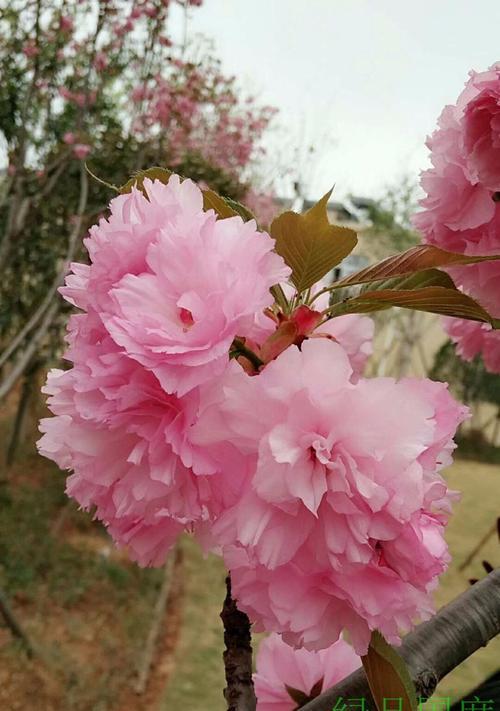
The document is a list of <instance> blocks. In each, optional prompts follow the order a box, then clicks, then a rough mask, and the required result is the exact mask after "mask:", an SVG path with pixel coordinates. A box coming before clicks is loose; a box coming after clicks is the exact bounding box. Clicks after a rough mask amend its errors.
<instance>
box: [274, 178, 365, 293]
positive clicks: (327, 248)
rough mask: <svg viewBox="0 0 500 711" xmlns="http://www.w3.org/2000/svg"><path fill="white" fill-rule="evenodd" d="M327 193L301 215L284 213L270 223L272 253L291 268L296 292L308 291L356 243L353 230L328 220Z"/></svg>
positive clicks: (345, 255)
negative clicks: (278, 255)
mask: <svg viewBox="0 0 500 711" xmlns="http://www.w3.org/2000/svg"><path fill="white" fill-rule="evenodd" d="M331 192H332V191H331V190H330V192H328V193H327V194H326V195H324V196H323V197H322V198H321V200H320V201H319V202H317V203H316V205H314V206H313V207H312V208H311V209H310V210H308V211H307V212H305V213H304V214H303V215H298V214H297V213H296V212H284V213H283V214H282V215H280V216H279V217H277V218H276V219H275V220H273V222H272V224H271V230H270V232H271V236H272V237H273V238H274V239H275V240H276V246H275V250H276V252H277V253H278V254H280V255H281V256H282V257H283V259H284V260H285V262H286V263H287V264H288V266H289V267H291V269H292V277H291V279H292V282H293V283H294V285H295V287H296V289H297V291H299V292H302V291H305V290H306V289H309V287H311V286H312V285H313V284H315V283H316V282H317V281H319V280H320V279H321V278H322V277H324V276H325V274H327V273H328V272H329V271H330V270H331V269H333V267H335V266H336V265H337V264H339V263H340V262H341V261H342V260H343V259H344V258H345V257H347V255H348V254H350V253H351V252H352V250H353V249H354V247H355V246H356V244H357V241H358V240H357V237H356V233H355V232H354V230H350V229H348V228H347V227H337V226H335V225H331V224H330V223H329V221H328V214H327V204H328V200H329V198H330V195H331Z"/></svg>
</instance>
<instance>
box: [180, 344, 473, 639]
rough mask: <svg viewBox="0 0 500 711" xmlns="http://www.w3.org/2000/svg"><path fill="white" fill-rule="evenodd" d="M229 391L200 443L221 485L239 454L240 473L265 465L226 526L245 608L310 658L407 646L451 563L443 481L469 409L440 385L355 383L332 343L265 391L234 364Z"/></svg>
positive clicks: (222, 522) (227, 379)
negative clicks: (404, 639)
mask: <svg viewBox="0 0 500 711" xmlns="http://www.w3.org/2000/svg"><path fill="white" fill-rule="evenodd" d="M218 389H219V392H218V393H217V387H214V391H212V393H211V396H210V398H207V399H206V402H208V406H205V407H204V402H202V408H201V413H200V415H199V419H198V421H197V422H196V423H195V424H194V425H193V427H192V430H191V435H190V439H191V441H192V443H193V444H194V445H195V446H197V447H200V448H204V451H205V453H206V455H207V458H208V459H209V460H210V461H212V463H213V467H214V468H216V469H218V471H220V472H225V471H226V467H227V466H228V465H227V463H226V462H227V447H228V443H229V444H230V445H231V447H232V450H233V457H232V459H231V464H230V467H231V469H232V470H233V471H234V467H235V462H236V463H237V462H238V457H237V454H238V453H239V457H240V461H241V466H243V464H244V463H245V464H246V465H247V466H248V463H249V462H253V464H251V465H250V466H251V468H252V469H253V471H254V473H253V476H252V477H251V479H249V480H248V486H247V488H246V491H245V492H244V494H243V495H242V497H241V498H240V500H239V501H238V502H237V503H236V504H235V505H234V506H233V507H231V508H229V509H228V510H227V511H225V512H223V513H222V515H221V517H220V518H219V520H218V521H217V522H216V524H215V526H214V537H215V539H216V540H217V541H218V543H219V544H220V545H221V546H222V548H223V552H224V556H225V559H226V563H227V565H228V567H229V569H230V570H231V572H232V575H233V585H234V591H235V595H236V597H237V599H238V602H239V604H240V606H241V608H242V609H244V610H246V611H247V612H248V613H249V615H250V616H251V619H252V620H253V621H254V622H256V623H257V625H258V628H259V629H266V630H275V631H277V632H282V633H284V634H285V638H286V640H287V641H290V642H291V643H293V644H295V645H297V646H302V645H304V646H306V647H308V648H311V649H314V648H316V649H317V648H322V647H325V646H328V645H330V644H332V643H333V642H334V641H336V639H338V636H339V634H340V632H341V630H342V629H343V628H344V627H345V628H347V629H348V630H349V632H350V634H351V637H352V640H353V643H354V646H355V649H356V651H358V652H359V653H364V652H366V647H367V644H368V640H369V637H370V630H373V629H379V630H381V631H382V632H383V633H384V634H385V635H386V636H387V638H388V639H391V640H392V641H397V640H398V638H399V631H400V630H401V629H409V628H410V627H411V625H412V620H413V619H414V618H415V617H417V616H418V615H419V614H420V615H423V616H425V615H426V614H429V611H430V610H431V607H432V606H431V601H430V598H429V595H428V593H429V590H430V589H431V587H432V586H433V585H434V584H435V581H436V578H437V575H438V574H439V573H441V572H442V571H443V570H444V569H445V567H446V564H447V562H448V554H447V551H446V546H445V544H444V542H443V541H442V533H443V523H444V515H445V513H446V512H447V511H449V492H448V490H447V487H446V484H445V482H444V481H443V479H442V478H441V477H440V476H439V474H438V471H439V469H440V468H441V467H442V466H444V465H445V464H448V463H449V462H450V461H451V457H450V453H451V451H452V449H453V447H454V445H453V442H452V437H453V435H454V433H455V430H456V427H457V426H458V424H459V423H460V422H461V421H462V420H463V419H464V418H465V417H466V414H467V409H466V408H464V407H462V406H460V405H458V403H456V402H455V401H454V400H453V399H452V398H451V396H450V395H449V394H448V392H447V389H446V386H445V385H443V384H441V383H432V382H431V381H418V380H412V379H407V380H403V381H401V382H399V383H397V382H395V381H394V380H392V379H390V378H377V379H372V380H362V379H361V380H358V382H356V383H354V382H353V381H352V368H351V366H350V364H349V359H348V357H347V354H346V353H345V351H344V350H343V349H342V348H341V346H340V345H338V344H336V343H334V342H332V341H331V340H328V339H326V338H311V339H309V340H307V341H305V342H304V343H303V344H302V346H301V350H299V349H298V348H297V347H295V346H292V347H290V348H288V349H287V350H286V351H285V352H284V353H282V354H281V355H280V356H279V357H278V358H277V359H276V360H274V361H272V362H271V363H269V364H268V365H267V366H266V368H265V369H264V370H263V371H262V372H261V373H260V374H259V376H258V377H257V378H248V377H246V376H245V375H244V374H243V373H242V372H241V371H240V370H238V366H237V365H236V364H231V366H230V367H229V368H228V369H227V371H226V373H225V374H224V376H223V377H222V378H221V381H220V384H219V385H218ZM381 412H383V413H384V417H381V416H380V413H381ZM236 466H237V464H236ZM228 474H229V472H228V471H226V476H227V475H228ZM398 541H399V543H398ZM440 541H441V544H439V542H440ZM386 550H387V558H386V556H385V551H386ZM388 559H390V561H389V560H388ZM292 580H295V581H296V582H295V583H294V584H292V582H291V581H292ZM366 589H369V590H370V591H371V592H370V594H369V595H367V594H366ZM281 595H285V598H286V599H282V598H281ZM306 601H307V604H306ZM306 610H307V613H306Z"/></svg>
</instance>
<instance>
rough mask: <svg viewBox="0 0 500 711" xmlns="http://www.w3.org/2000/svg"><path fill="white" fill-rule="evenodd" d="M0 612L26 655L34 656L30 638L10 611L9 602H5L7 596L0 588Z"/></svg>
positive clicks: (35, 652)
mask: <svg viewBox="0 0 500 711" xmlns="http://www.w3.org/2000/svg"><path fill="white" fill-rule="evenodd" d="M0 614H1V615H2V617H3V619H4V621H5V624H6V625H7V627H8V628H9V629H10V631H11V632H12V634H13V635H14V637H17V639H18V640H19V641H20V642H21V644H22V645H23V647H24V649H25V650H26V654H27V655H28V657H30V658H31V657H34V656H36V655H37V650H36V649H35V647H34V645H33V643H32V642H31V640H30V638H29V637H28V635H27V634H26V632H25V631H24V629H23V627H22V625H21V623H20V622H19V621H18V620H17V619H16V617H15V616H14V613H13V612H12V610H11V608H10V605H9V603H8V602H7V598H6V597H5V595H4V593H3V591H2V590H0Z"/></svg>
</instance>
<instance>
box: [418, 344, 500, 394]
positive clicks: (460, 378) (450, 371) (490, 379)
mask: <svg viewBox="0 0 500 711" xmlns="http://www.w3.org/2000/svg"><path fill="white" fill-rule="evenodd" d="M429 377H431V378H432V379H433V380H441V381H442V382H448V383H450V388H451V390H452V391H453V392H454V393H455V395H456V396H457V397H458V399H459V400H461V401H463V402H465V403H467V404H471V403H477V402H489V403H491V404H492V405H497V406H499V407H500V375H498V374H496V373H490V372H488V371H487V370H486V368H485V367H484V363H483V360H482V358H481V357H480V356H477V357H476V358H474V360H472V361H470V362H467V361H465V360H463V359H462V358H460V356H458V355H457V352H456V348H455V345H454V344H453V343H452V341H447V342H446V343H445V344H444V345H443V346H441V348H440V349H439V351H438V352H437V354H436V357H435V359H434V364H433V366H432V370H431V372H430V373H429Z"/></svg>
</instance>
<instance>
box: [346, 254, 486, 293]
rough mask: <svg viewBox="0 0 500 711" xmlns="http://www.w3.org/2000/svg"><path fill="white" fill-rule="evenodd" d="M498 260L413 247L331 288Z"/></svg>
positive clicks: (362, 270)
mask: <svg viewBox="0 0 500 711" xmlns="http://www.w3.org/2000/svg"><path fill="white" fill-rule="evenodd" d="M495 259H500V255H491V256H487V257H478V256H475V257H472V256H469V255H465V254H456V253H455V252H446V251H445V250H444V249H439V247H434V246H433V245H430V244H421V245H418V246H417V247H412V248H411V249H408V250H407V251H406V252H401V254H394V255H393V256H392V257H387V259H384V260H382V261H381V262H379V263H378V264H374V265H373V266H370V267H366V268H365V269H361V271H359V272H356V273H355V274H351V275H350V276H348V277H345V278H344V279H340V280H339V281H337V282H335V283H334V284H333V285H332V287H333V288H335V289H342V288H344V287H346V286H354V285H355V284H366V283H370V282H373V281H379V280H380V279H389V278H392V277H397V276H403V275H405V274H414V273H415V272H420V271H425V270H427V269H431V268H435V267H451V266H457V265H465V264H476V263H478V262H485V261H492V260H495Z"/></svg>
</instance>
